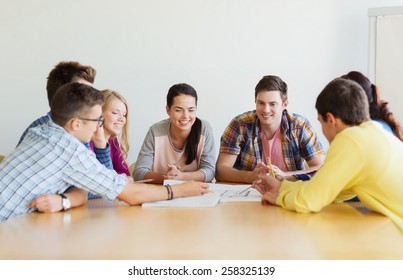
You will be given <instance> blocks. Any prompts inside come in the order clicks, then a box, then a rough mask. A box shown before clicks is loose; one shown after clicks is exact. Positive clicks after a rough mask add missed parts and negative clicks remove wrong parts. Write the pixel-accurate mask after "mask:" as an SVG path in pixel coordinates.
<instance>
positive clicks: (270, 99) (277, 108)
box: [256, 91, 288, 128]
mask: <svg viewBox="0 0 403 280" xmlns="http://www.w3.org/2000/svg"><path fill="white" fill-rule="evenodd" d="M287 104H288V102H287V101H283V100H282V99H281V94H280V91H261V92H259V93H258V94H257V95H256V114H257V117H258V118H259V121H260V125H261V126H262V127H265V126H266V127H274V128H277V127H279V126H280V123H281V116H282V112H283V110H284V109H285V108H286V107H287Z"/></svg>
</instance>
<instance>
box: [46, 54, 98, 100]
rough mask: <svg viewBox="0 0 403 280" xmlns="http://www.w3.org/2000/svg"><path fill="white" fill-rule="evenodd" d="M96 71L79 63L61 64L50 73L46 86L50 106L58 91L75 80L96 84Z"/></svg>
mask: <svg viewBox="0 0 403 280" xmlns="http://www.w3.org/2000/svg"><path fill="white" fill-rule="evenodd" d="M96 73H97V72H96V71H95V69H94V68H92V67H91V66H88V65H82V64H80V63H79V62H77V61H62V62H59V63H58V64H57V65H55V67H54V68H53V69H52V71H50V73H49V76H48V78H47V79H48V81H47V84H46V91H47V92H48V102H49V105H50V104H51V103H52V99H53V96H54V95H55V93H56V91H57V90H58V89H59V88H60V87H61V86H63V85H65V84H68V83H71V82H74V79H77V78H82V79H84V80H86V81H88V82H90V83H91V84H93V83H94V80H95V76H96Z"/></svg>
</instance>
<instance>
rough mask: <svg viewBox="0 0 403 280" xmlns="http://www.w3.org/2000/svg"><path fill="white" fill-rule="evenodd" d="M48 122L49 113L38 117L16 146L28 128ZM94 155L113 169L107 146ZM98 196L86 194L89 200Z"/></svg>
mask: <svg viewBox="0 0 403 280" xmlns="http://www.w3.org/2000/svg"><path fill="white" fill-rule="evenodd" d="M50 120H52V117H51V114H50V112H49V113H47V114H46V115H44V116H42V117H40V118H39V119H37V120H35V121H33V122H32V123H31V124H30V125H29V126H28V127H27V129H25V131H24V133H23V134H22V136H21V138H20V141H18V144H17V146H19V145H20V144H21V142H22V140H24V138H25V136H26V135H27V133H28V130H29V129H30V128H33V127H37V126H40V125H43V124H45V123H48V122H49V121H50ZM83 144H84V145H85V146H86V147H87V148H88V149H91V147H90V143H83ZM94 153H95V156H96V157H97V159H98V160H99V162H100V163H102V164H103V165H105V166H106V168H108V169H113V164H112V159H111V154H110V147H109V146H107V147H106V148H105V149H98V148H94ZM99 197H100V196H99V195H95V194H92V193H88V198H89V199H94V198H99Z"/></svg>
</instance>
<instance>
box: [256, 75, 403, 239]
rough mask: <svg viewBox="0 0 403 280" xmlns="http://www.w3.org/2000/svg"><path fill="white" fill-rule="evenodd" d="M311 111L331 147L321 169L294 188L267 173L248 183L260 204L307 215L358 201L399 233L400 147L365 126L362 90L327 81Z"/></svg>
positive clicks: (402, 197)
mask: <svg viewBox="0 0 403 280" xmlns="http://www.w3.org/2000/svg"><path fill="white" fill-rule="evenodd" d="M315 107H316V109H317V111H318V120H319V122H320V124H321V125H322V131H323V134H324V135H325V136H326V138H327V140H328V141H329V143H330V146H329V150H328V152H327V155H326V159H325V162H324V164H323V166H322V167H321V168H320V169H319V171H318V172H317V173H316V174H315V176H314V177H313V178H312V179H311V180H310V181H297V182H289V181H286V180H283V181H281V180H278V179H277V178H278V177H277V178H274V177H272V176H270V173H269V171H270V170H267V173H268V174H267V175H266V174H262V175H259V176H258V178H259V179H258V180H257V181H255V182H254V183H253V185H254V187H255V188H256V189H257V190H259V191H260V192H261V193H262V194H263V201H267V202H269V203H271V204H276V205H279V206H281V207H283V208H286V209H290V210H294V211H297V212H302V213H307V212H319V211H320V210H321V209H322V208H323V207H324V206H326V205H328V204H330V203H332V202H333V201H335V200H346V199H350V198H352V197H353V196H355V195H357V196H358V198H359V199H360V200H361V202H362V203H363V204H364V205H365V206H366V207H368V208H369V209H371V210H373V211H376V212H379V213H381V214H383V215H385V216H388V217H389V218H391V219H392V220H393V222H394V223H395V224H396V225H397V226H398V227H399V229H400V230H401V231H402V232H403V180H402V179H401V177H400V176H401V173H402V171H403V143H402V142H401V141H400V140H399V139H397V138H396V137H394V136H393V135H391V134H390V133H387V132H385V131H384V130H383V129H382V127H381V126H380V125H378V124H377V123H375V122H373V121H371V120H370V117H369V112H368V101H367V98H366V96H365V93H364V90H363V89H362V87H361V86H360V85H358V84H357V83H355V82H354V81H351V80H346V79H342V78H337V79H335V80H333V81H331V82H330V83H329V84H328V85H327V86H326V87H325V88H324V89H323V90H322V92H321V93H320V94H319V96H318V98H317V100H316V105H315Z"/></svg>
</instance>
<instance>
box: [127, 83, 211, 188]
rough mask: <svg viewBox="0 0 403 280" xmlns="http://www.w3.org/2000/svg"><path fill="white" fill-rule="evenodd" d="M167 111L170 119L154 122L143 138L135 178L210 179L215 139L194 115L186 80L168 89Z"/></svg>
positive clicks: (192, 94)
mask: <svg viewBox="0 0 403 280" xmlns="http://www.w3.org/2000/svg"><path fill="white" fill-rule="evenodd" d="M166 112H167V114H168V116H169V118H168V119H165V120H162V121H160V122H157V123H155V124H153V125H152V126H151V127H150V129H149V131H148V133H147V135H146V137H145V139H144V142H143V145H142V147H141V150H140V152H139V155H138V158H137V161H136V167H135V169H134V171H133V178H134V180H145V179H152V182H153V183H162V182H163V181H164V180H165V179H175V180H195V181H204V182H211V181H212V180H213V179H214V171H215V148H214V138H213V132H212V128H211V126H210V124H209V123H208V122H207V121H205V120H201V119H199V118H197V116H196V112H197V93H196V90H195V89H194V88H193V87H192V86H190V85H188V84H185V83H181V84H176V85H173V86H172V87H171V88H170V89H169V91H168V95H167V105H166Z"/></svg>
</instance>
